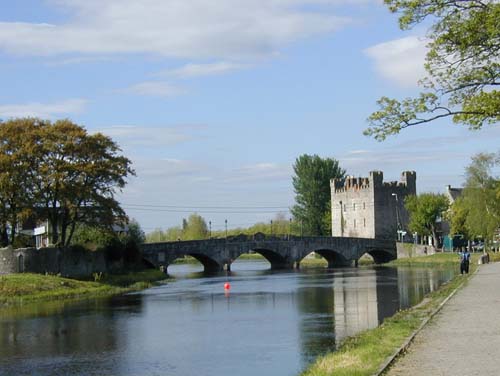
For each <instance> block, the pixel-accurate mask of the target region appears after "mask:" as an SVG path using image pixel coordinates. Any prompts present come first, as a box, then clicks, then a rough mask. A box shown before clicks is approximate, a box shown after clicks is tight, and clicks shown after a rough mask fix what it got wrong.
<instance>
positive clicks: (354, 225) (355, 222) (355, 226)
mask: <svg viewBox="0 0 500 376" xmlns="http://www.w3.org/2000/svg"><path fill="white" fill-rule="evenodd" d="M354 228H356V220H354Z"/></svg>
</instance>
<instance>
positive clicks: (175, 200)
mask: <svg viewBox="0 0 500 376" xmlns="http://www.w3.org/2000/svg"><path fill="white" fill-rule="evenodd" d="M425 33H426V28H425V25H422V26H418V27H417V28H415V29H413V30H409V31H401V30H400V29H399V28H398V22H397V16H396V15H394V14H391V13H390V12H389V11H388V10H387V8H386V7H385V6H384V5H383V3H382V1H374V0H216V1H214V0H141V1H136V0H17V1H11V0H0V83H1V87H2V90H0V119H3V120H6V119H9V118H12V117H23V116H36V117H41V118H45V119H52V120H56V119H61V118H69V119H71V120H73V121H74V122H76V123H77V124H80V125H82V126H85V127H86V129H87V130H88V131H89V132H91V133H95V132H102V133H104V134H106V135H108V136H110V137H112V138H113V140H115V141H116V142H117V143H118V144H119V145H120V147H121V148H122V150H123V154H124V155H126V156H127V157H128V158H130V159H131V160H132V162H133V168H134V169H135V171H136V175H137V176H136V177H131V178H130V179H128V184H127V186H126V187H125V188H124V189H123V191H122V192H120V193H119V194H118V196H117V198H118V199H119V201H120V202H121V204H122V206H123V207H124V208H125V210H126V212H127V214H128V215H129V216H130V217H131V218H134V219H136V220H137V221H139V223H140V224H141V226H142V227H143V229H144V230H145V231H146V232H149V231H152V230H153V229H155V228H160V229H165V228H167V227H171V226H176V225H180V224H181V222H182V218H186V217H188V216H189V214H190V213H193V212H197V213H198V214H200V215H202V216H203V217H204V218H205V219H206V221H207V222H208V221H210V222H211V225H212V229H213V230H222V229H223V228H224V227H225V220H227V223H228V225H227V226H228V228H234V227H244V226H249V225H251V224H253V223H255V222H257V221H269V220H271V219H272V218H274V217H275V216H276V214H277V213H279V212H280V213H284V214H285V216H287V217H288V216H290V214H289V211H288V210H289V208H290V207H291V206H292V205H293V204H294V192H293V187H292V179H291V177H292V175H293V168H292V166H293V163H294V161H295V159H296V158H297V157H298V156H300V155H301V154H318V155H320V156H321V157H332V158H336V159H338V160H339V162H340V165H341V167H343V168H344V169H346V171H347V173H348V174H349V175H353V176H368V173H369V171H372V170H380V171H383V172H384V178H385V180H386V181H392V180H399V178H400V174H401V172H402V171H405V170H414V171H416V172H417V190H418V192H443V191H444V189H445V187H446V185H452V186H461V185H462V184H463V180H464V175H463V173H464V167H465V166H466V165H467V164H469V162H470V158H471V156H472V155H474V154H476V153H478V152H491V151H496V150H497V149H498V140H499V139H500V127H499V126H488V127H486V128H484V129H483V130H481V131H469V130H467V129H466V128H464V127H463V126H459V125H455V124H452V123H451V121H449V120H442V121H440V122H435V123H432V124H427V125H424V126H419V127H413V128H408V129H406V130H404V131H403V132H401V133H400V134H399V135H397V136H394V137H390V138H388V139H387V140H386V141H384V142H378V141H375V140H374V139H372V138H369V137H366V136H364V135H363V133H362V132H363V130H364V129H366V128H367V126H368V123H367V121H366V119H367V117H368V116H369V115H370V113H371V112H373V111H375V110H377V105H376V101H377V99H378V98H380V97H381V96H389V97H395V98H402V97H406V96H412V95H415V94H416V93H417V92H418V90H419V87H418V85H417V83H418V80H419V79H421V78H423V76H424V74H425V71H424V68H423V62H424V58H425V53H426V47H425V45H426V41H425Z"/></svg>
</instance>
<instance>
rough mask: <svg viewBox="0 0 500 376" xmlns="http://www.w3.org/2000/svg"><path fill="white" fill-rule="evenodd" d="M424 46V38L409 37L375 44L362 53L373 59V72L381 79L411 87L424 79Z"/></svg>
mask: <svg viewBox="0 0 500 376" xmlns="http://www.w3.org/2000/svg"><path fill="white" fill-rule="evenodd" d="M426 44H427V41H426V40H425V39H424V38H421V37H417V36H410V37H406V38H401V39H395V40H392V41H388V42H384V43H380V44H377V45H375V46H372V47H370V48H367V49H366V50H365V51H364V52H365V54H366V55H368V56H369V57H370V58H371V59H373V61H374V63H375V70H376V71H377V73H378V74H380V75H381V76H382V77H384V78H386V79H388V80H390V81H392V82H395V83H396V84H398V85H400V86H404V87H412V86H416V85H417V82H418V80H420V79H422V78H424V77H425V69H424V62H425V55H426V53H427V48H426Z"/></svg>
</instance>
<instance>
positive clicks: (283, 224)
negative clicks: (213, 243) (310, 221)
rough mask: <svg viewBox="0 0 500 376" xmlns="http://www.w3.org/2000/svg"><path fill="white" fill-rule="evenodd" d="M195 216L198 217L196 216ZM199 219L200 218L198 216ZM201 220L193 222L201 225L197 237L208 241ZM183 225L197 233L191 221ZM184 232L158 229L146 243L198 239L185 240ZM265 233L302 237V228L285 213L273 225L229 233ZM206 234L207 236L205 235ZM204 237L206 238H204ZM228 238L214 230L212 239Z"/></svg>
mask: <svg viewBox="0 0 500 376" xmlns="http://www.w3.org/2000/svg"><path fill="white" fill-rule="evenodd" d="M195 216H198V215H197V214H195ZM198 217H199V216H198ZM200 218H201V219H199V218H198V219H196V220H195V221H193V222H195V223H196V222H197V223H201V224H200V225H199V226H198V225H196V226H195V228H196V227H198V228H201V229H202V231H200V232H199V235H198V236H197V238H198V239H207V238H208V236H209V234H208V232H205V231H204V230H203V228H204V226H203V223H205V226H206V221H205V219H204V218H202V217H200ZM183 225H184V229H185V230H186V229H187V230H188V231H189V232H188V234H189V233H191V234H192V233H194V232H195V231H192V230H191V229H190V221H189V219H188V220H186V219H184V220H183ZM185 230H183V229H182V228H181V227H179V226H175V227H169V228H167V229H166V230H165V231H162V230H161V229H156V230H153V231H151V232H150V233H148V234H146V242H147V243H155V242H166V241H176V240H179V239H181V240H196V239H186V238H185V236H186V235H185V233H186V231H185ZM258 232H260V233H263V234H266V235H271V234H272V235H281V236H283V235H288V234H291V235H300V233H301V228H300V223H298V222H296V221H291V220H290V219H287V218H286V216H285V214H284V213H277V214H276V216H275V217H274V218H273V219H272V224H271V221H269V222H267V223H264V222H258V223H256V224H254V225H252V226H250V227H246V228H243V227H237V228H230V229H228V231H227V235H228V236H237V235H240V234H244V235H254V234H256V233H258ZM204 234H205V235H204ZM203 236H204V237H203ZM225 236H226V231H225V229H224V230H218V231H214V230H212V238H224V237H225Z"/></svg>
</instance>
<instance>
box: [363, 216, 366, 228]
mask: <svg viewBox="0 0 500 376" xmlns="http://www.w3.org/2000/svg"><path fill="white" fill-rule="evenodd" d="M363 227H366V218H363Z"/></svg>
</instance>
